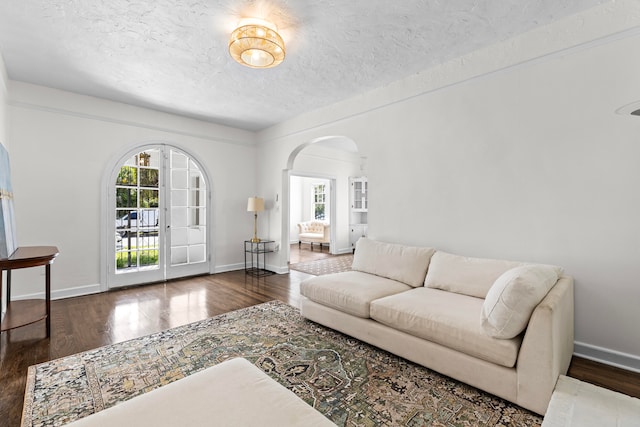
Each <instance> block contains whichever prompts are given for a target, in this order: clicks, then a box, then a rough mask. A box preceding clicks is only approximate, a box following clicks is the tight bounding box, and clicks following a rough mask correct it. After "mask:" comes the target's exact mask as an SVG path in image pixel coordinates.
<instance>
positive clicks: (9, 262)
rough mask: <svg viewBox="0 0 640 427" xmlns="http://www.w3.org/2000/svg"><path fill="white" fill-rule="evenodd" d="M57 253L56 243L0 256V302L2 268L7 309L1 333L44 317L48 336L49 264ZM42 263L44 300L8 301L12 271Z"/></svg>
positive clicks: (49, 305) (26, 247) (49, 324)
mask: <svg viewBox="0 0 640 427" xmlns="http://www.w3.org/2000/svg"><path fill="white" fill-rule="evenodd" d="M57 256H58V248H56V247H55V246H23V247H19V248H18V249H16V250H15V252H13V254H11V256H10V257H9V258H2V259H0V301H2V290H3V287H4V285H3V283H2V274H1V273H2V271H6V272H7V312H6V313H5V315H4V319H3V321H2V323H1V324H0V332H3V331H8V330H9V329H15V328H19V327H21V326H26V325H30V324H32V323H35V322H38V321H40V320H42V319H45V320H46V327H47V337H49V336H51V264H53V261H54V259H55V258H56V257H57ZM41 265H44V266H45V299H44V300H41V299H30V300H20V301H14V302H11V270H17V269H19V268H30V267H38V266H41Z"/></svg>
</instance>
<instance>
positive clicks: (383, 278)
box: [300, 238, 573, 414]
mask: <svg viewBox="0 0 640 427" xmlns="http://www.w3.org/2000/svg"><path fill="white" fill-rule="evenodd" d="M300 289H301V293H302V295H303V297H302V301H301V307H300V311H301V313H302V315H303V316H304V317H306V318H308V319H310V320H313V321H315V322H318V323H320V324H323V325H325V326H328V327H330V328H332V329H335V330H338V331H340V332H343V333H345V334H348V335H350V336H353V337H355V338H358V339H360V340H362V341H365V342H367V343H369V344H372V345H375V346H377V347H380V348H382V349H384V350H387V351H389V352H391V353H394V354H396V355H398V356H401V357H404V358H406V359H408V360H411V361H413V362H415V363H418V364H420V365H423V366H425V367H428V368H430V369H433V370H435V371H438V372H440V373H442V374H445V375H448V376H450V377H452V378H455V379H457V380H459V381H462V382H465V383H467V384H469V385H472V386H474V387H477V388H480V389H482V390H485V391H487V392H489V393H491V394H494V395H496V396H499V397H502V398H504V399H506V400H509V401H511V402H514V403H516V404H518V405H520V406H522V407H524V408H527V409H529V410H531V411H533V412H536V413H538V414H544V413H545V411H546V409H547V406H548V404H549V400H550V398H551V394H552V392H553V389H554V386H555V383H556V381H557V379H558V377H559V375H561V374H565V373H566V372H567V369H568V367H569V363H570V361H571V356H572V353H573V279H572V278H571V277H569V276H563V275H562V269H560V268H559V267H555V266H549V265H541V264H529V263H521V262H513V261H505V260H492V259H480V258H469V257H463V256H458V255H453V254H448V253H445V252H442V251H436V250H435V249H433V248H418V247H410V246H404V245H397V244H390V243H382V242H376V241H373V240H370V239H366V238H362V239H360V240H359V241H358V243H357V245H356V251H355V256H354V260H353V266H352V271H349V272H344V273H337V274H331V275H325V276H317V277H313V278H309V279H307V280H305V281H304V282H302V284H301V286H300Z"/></svg>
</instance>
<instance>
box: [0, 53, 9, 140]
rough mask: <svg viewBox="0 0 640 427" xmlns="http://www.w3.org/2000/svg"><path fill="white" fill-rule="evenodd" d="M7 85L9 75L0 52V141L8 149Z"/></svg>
mask: <svg viewBox="0 0 640 427" xmlns="http://www.w3.org/2000/svg"><path fill="white" fill-rule="evenodd" d="M8 86H9V77H8V76H7V69H6V67H5V65H4V59H3V58H2V53H0V143H2V144H3V145H4V146H5V148H6V149H7V150H8V149H9V144H8V141H7V97H8V95H7V91H8V89H7V88H8Z"/></svg>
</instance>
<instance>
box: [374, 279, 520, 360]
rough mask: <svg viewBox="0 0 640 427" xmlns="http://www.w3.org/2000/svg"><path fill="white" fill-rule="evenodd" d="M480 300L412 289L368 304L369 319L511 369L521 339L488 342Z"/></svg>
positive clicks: (439, 291) (459, 295) (432, 290)
mask: <svg viewBox="0 0 640 427" xmlns="http://www.w3.org/2000/svg"><path fill="white" fill-rule="evenodd" d="M483 302H484V300H482V299H480V298H474V297H470V296H467V295H461V294H456V293H452V292H446V291H442V290H439V289H431V288H415V289H412V290H410V291H408V292H403V293H400V294H397V295H392V296H388V297H385V298H381V299H378V300H375V301H373V302H372V303H371V309H370V311H371V318H372V319H374V320H376V321H378V322H380V323H382V324H384V325H387V326H390V327H392V328H394V329H398V330H401V331H403V332H406V333H408V334H411V335H414V336H416V337H419V338H423V339H426V340H429V341H432V342H435V343H437V344H440V345H443V346H445V347H448V348H451V349H453V350H457V351H460V352H462V353H465V354H468V355H470V356H474V357H477V358H479V359H482V360H486V361H487V362H491V363H495V364H498V365H502V366H505V367H508V368H511V367H513V366H514V365H515V362H516V359H517V358H518V351H519V349H520V344H521V343H522V336H521V335H520V336H518V337H516V338H513V339H509V340H503V339H496V338H492V337H490V336H489V335H487V334H486V333H485V331H484V329H483V328H482V323H481V321H480V312H481V310H482V303H483Z"/></svg>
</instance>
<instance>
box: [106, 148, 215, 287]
mask: <svg viewBox="0 0 640 427" xmlns="http://www.w3.org/2000/svg"><path fill="white" fill-rule="evenodd" d="M209 188H210V185H209V182H208V178H207V176H206V174H205V172H204V169H203V168H202V166H201V165H200V163H199V162H198V161H197V159H195V158H194V157H193V156H192V155H190V154H188V153H186V152H185V151H184V150H182V149H179V148H177V147H174V146H171V145H167V144H154V145H145V146H141V147H138V148H136V149H135V150H131V151H129V152H128V153H126V154H125V155H124V156H122V157H121V158H120V159H119V160H118V161H117V162H116V164H115V165H114V167H113V168H112V170H111V171H110V174H109V177H108V189H107V205H108V209H107V210H108V214H107V215H108V218H109V219H108V220H107V230H108V231H107V234H108V236H112V237H111V239H107V248H106V249H107V250H106V254H107V255H106V256H107V286H108V288H115V287H121V286H128V285H133V284H141V283H150V282H158V281H164V280H168V279H172V278H176V277H184V276H191V275H196V274H203V273H207V272H209V263H210V256H209V250H208V248H209V246H210V245H209V242H208V236H209V234H210V233H209V230H208V224H209V220H208V219H209V212H210V211H211V209H210V207H209V204H210V197H209V193H210V192H209Z"/></svg>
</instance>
